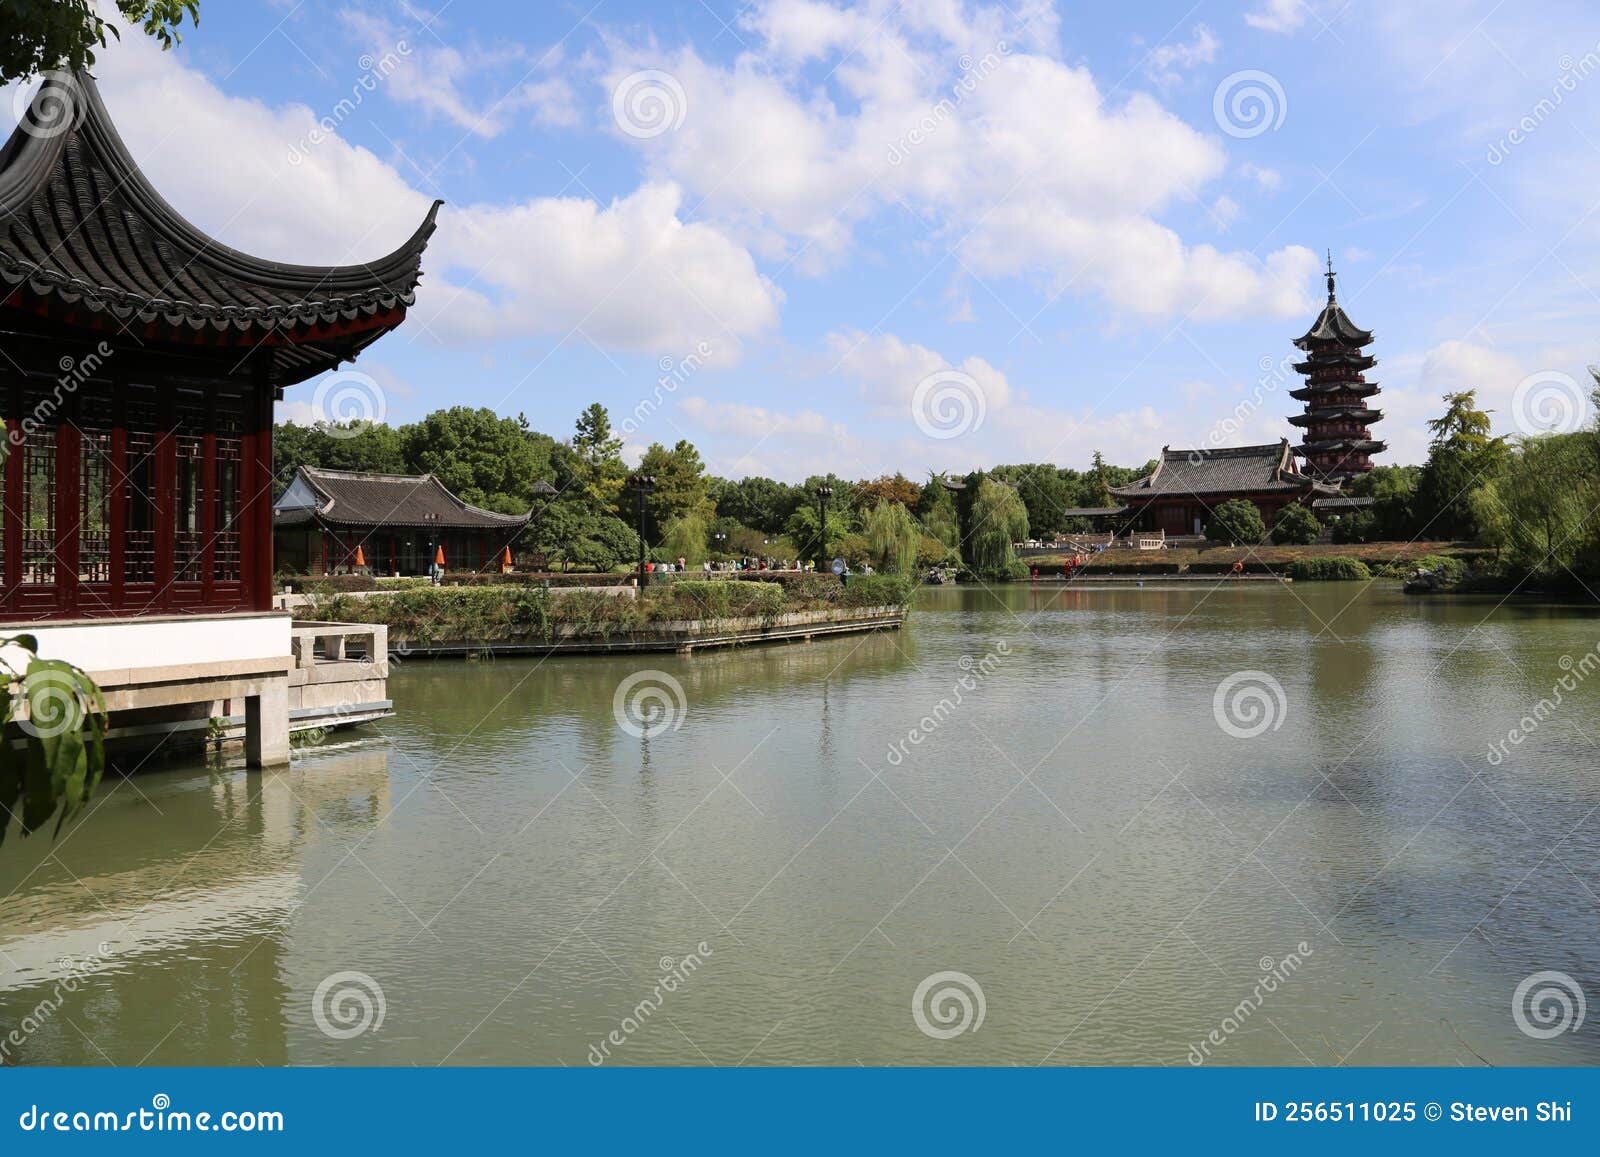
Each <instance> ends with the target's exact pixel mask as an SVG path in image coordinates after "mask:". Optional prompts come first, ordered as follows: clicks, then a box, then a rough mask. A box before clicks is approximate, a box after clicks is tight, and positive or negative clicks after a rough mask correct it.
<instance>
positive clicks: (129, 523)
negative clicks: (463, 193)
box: [0, 74, 438, 763]
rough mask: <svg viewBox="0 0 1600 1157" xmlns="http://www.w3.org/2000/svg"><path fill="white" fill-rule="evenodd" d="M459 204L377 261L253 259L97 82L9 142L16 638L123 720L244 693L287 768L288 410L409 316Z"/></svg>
mask: <svg viewBox="0 0 1600 1157" xmlns="http://www.w3.org/2000/svg"><path fill="white" fill-rule="evenodd" d="M437 210H438V206H437V205H435V206H434V208H433V210H432V211H430V212H429V214H428V216H427V218H426V219H425V220H424V221H422V222H421V223H420V225H419V227H418V228H417V230H416V232H415V233H414V234H413V235H412V236H411V237H410V238H409V239H408V240H407V241H406V242H405V243H404V244H403V245H401V246H400V247H399V248H398V249H396V250H395V251H394V252H393V253H390V254H388V255H387V256H380V257H377V258H375V259H374V260H372V261H370V262H365V263H361V264H354V265H347V266H307V265H289V264H285V263H283V262H279V261H273V260H270V259H264V258H259V257H253V256H249V255H246V254H244V253H240V252H238V251H236V250H234V249H231V248H229V247H228V246H226V245H223V244H221V243H220V242H218V241H217V240H215V239H214V238H212V237H209V236H207V235H206V234H205V233H203V232H202V231H201V230H199V229H197V228H196V227H195V226H194V225H192V224H190V223H189V222H188V221H186V220H185V219H184V218H183V217H182V216H180V215H179V214H178V212H177V211H176V210H174V209H173V208H172V206H171V205H169V204H168V203H167V202H166V200H165V199H164V198H163V197H162V196H161V194H160V193H159V192H157V191H156V189H155V188H153V187H152V186H151V184H150V182H149V181H148V180H147V179H146V178H145V176H144V174H143V173H142V172H141V171H140V170H139V167H138V165H137V164H136V163H135V162H134V160H133V158H132V156H131V155H130V154H129V153H128V150H127V148H126V147H125V146H124V145H123V142H122V140H121V138H120V137H119V136H118V134H117V131H116V129H115V127H114V126H113V124H112V122H111V117H110V115H109V114H108V113H107V111H106V108H105V105H104V103H103V102H102V100H101V97H100V94H99V92H98V90H97V89H96V87H95V82H94V81H93V80H92V79H91V78H90V77H89V76H88V75H87V74H78V75H77V76H67V75H64V74H53V75H51V76H50V77H49V78H48V79H46V81H45V83H44V85H43V86H42V87H41V88H40V90H39V91H38V93H37V94H36V95H35V97H34V99H33V101H32V104H31V105H30V107H29V109H28V111H27V114H26V116H25V117H24V118H23V120H22V122H21V124H20V125H19V126H18V128H17V130H16V131H15V132H14V133H13V134H12V136H11V138H10V140H9V141H8V142H7V143H6V144H5V147H4V149H3V150H0V418H3V419H4V424H5V430H6V449H7V453H6V455H5V460H4V465H3V489H4V523H3V532H0V575H3V578H4V581H3V583H0V635H4V634H15V633H19V632H21V631H24V630H26V631H27V632H28V633H31V634H34V635H36V636H37V637H38V640H39V648H40V653H41V654H43V655H45V656H46V657H50V658H60V659H65V660H67V661H69V662H73V663H76V664H77V665H78V666H80V667H82V668H84V669H85V670H87V671H88V672H89V673H90V674H91V675H92V676H94V677H95V678H96V680H97V682H99V683H100V685H101V687H102V689H103V690H104V691H105V693H106V699H107V704H108V706H109V707H110V709H111V712H112V726H113V728H114V729H115V728H116V727H117V724H118V718H119V712H131V711H137V710H142V709H158V708H159V709H172V708H175V707H181V706H182V705H183V704H203V703H215V702H224V703H242V704H243V706H244V715H245V718H246V721H247V727H246V748H247V753H248V755H249V757H250V760H251V762H253V763H271V762H281V761H283V760H286V759H287V757H288V725H287V707H286V694H287V687H288V674H289V671H290V670H291V668H292V665H293V664H292V660H291V629H290V627H291V625H290V620H289V618H288V616H287V615H286V614H284V613H281V612H274V611H273V610H272V606H273V603H272V574H273V563H272V530H273V522H272V519H273V516H272V495H273V476H272V417H273V414H272V411H273V401H274V400H275V399H277V398H279V397H281V396H282V393H283V391H284V389H285V388H287V387H290V386H293V385H295V384H296V383H298V382H303V381H305V380H306V379H308V378H310V377H313V376H315V375H317V374H321V373H323V372H325V371H328V370H331V369H334V368H335V367H337V366H338V365H340V364H341V363H342V362H345V361H348V360H350V359H352V358H354V357H356V356H357V355H358V354H359V353H360V352H361V351H362V350H363V349H365V348H366V347H367V346H369V345H370V344H372V343H373V342H374V341H376V340H377V339H378V338H380V337H382V336H383V335H384V334H386V333H388V332H389V331H390V330H392V329H394V328H395V327H396V326H398V325H399V324H400V323H401V321H402V320H403V319H404V318H405V315H406V310H407V307H408V306H410V305H411V304H412V302H413V301H414V294H415V290H416V287H417V283H418V281H419V279H420V277H421V261H422V253H423V249H424V247H425V246H426V245H427V242H428V239H429V237H430V235H431V234H432V232H433V229H434V214H435V213H436V212H437Z"/></svg>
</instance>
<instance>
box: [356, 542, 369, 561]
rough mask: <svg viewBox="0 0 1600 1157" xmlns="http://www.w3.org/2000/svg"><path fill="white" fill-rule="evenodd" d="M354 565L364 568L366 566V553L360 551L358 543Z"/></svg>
mask: <svg viewBox="0 0 1600 1157" xmlns="http://www.w3.org/2000/svg"><path fill="white" fill-rule="evenodd" d="M356 565H357V566H366V565H367V556H366V553H365V552H364V551H362V549H361V544H360V543H359V542H358V543H356Z"/></svg>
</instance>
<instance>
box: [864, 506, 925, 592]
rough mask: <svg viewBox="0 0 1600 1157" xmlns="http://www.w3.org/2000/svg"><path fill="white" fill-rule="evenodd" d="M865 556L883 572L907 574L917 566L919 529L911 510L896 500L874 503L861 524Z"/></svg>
mask: <svg viewBox="0 0 1600 1157" xmlns="http://www.w3.org/2000/svg"><path fill="white" fill-rule="evenodd" d="M861 529H862V533H863V534H864V535H865V537H866V540H867V552H868V557H869V559H870V560H871V562H872V565H873V568H874V569H876V570H879V571H882V572H884V573H885V574H902V575H909V574H911V573H912V572H913V571H915V570H916V568H917V549H918V547H919V546H920V545H921V543H922V531H921V530H920V529H919V528H918V527H917V520H916V519H914V518H912V517H911V512H910V511H909V510H907V509H906V508H905V506H903V505H902V504H901V503H899V502H891V501H884V502H880V503H878V505H876V506H874V507H873V508H872V510H871V512H870V513H869V514H868V515H867V517H866V519H865V520H864V521H863V523H862V527H861Z"/></svg>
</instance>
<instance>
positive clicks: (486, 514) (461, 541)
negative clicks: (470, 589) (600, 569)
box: [273, 466, 529, 575]
mask: <svg viewBox="0 0 1600 1157" xmlns="http://www.w3.org/2000/svg"><path fill="white" fill-rule="evenodd" d="M528 518H529V515H527V514H496V513H495V512H494V511H492V510H482V509H480V508H478V507H476V506H473V505H472V504H471V503H469V502H464V501H462V500H461V499H460V498H457V497H456V496H455V495H454V494H452V493H450V491H449V489H448V488H446V486H445V484H444V483H442V482H440V481H439V480H438V479H437V478H435V477H434V476H433V475H432V474H423V475H421V476H420V477H412V476H411V475H408V474H372V473H366V472H358V471H350V470H321V469H317V468H315V467H311V466H302V467H300V468H299V469H298V470H297V471H296V472H295V476H294V481H292V482H291V483H290V484H289V486H288V488H287V489H285V490H284V492H283V494H282V496H281V497H280V498H279V499H278V501H277V503H276V506H275V508H274V511H273V523H274V526H275V529H276V532H277V533H276V539H277V558H278V569H279V570H290V571H293V572H294V573H295V574H307V575H322V574H337V573H340V572H347V573H348V572H352V571H355V570H358V569H359V568H361V567H367V568H369V569H370V570H371V571H372V573H373V574H394V575H422V574H427V573H428V571H429V568H430V567H431V566H432V565H433V564H434V563H435V562H436V561H438V560H439V559H441V558H442V559H443V560H444V561H443V563H442V564H441V565H442V566H443V567H444V568H445V569H446V570H452V571H454V570H471V571H489V570H497V569H499V566H500V560H501V557H502V554H503V552H504V551H505V549H506V548H507V547H509V546H510V545H511V543H512V541H513V540H514V539H515V538H516V536H517V535H518V534H519V533H521V531H522V528H523V527H525V526H527V525H528Z"/></svg>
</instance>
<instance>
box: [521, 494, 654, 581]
mask: <svg viewBox="0 0 1600 1157" xmlns="http://www.w3.org/2000/svg"><path fill="white" fill-rule="evenodd" d="M523 541H524V542H525V543H526V544H527V545H528V546H530V547H532V548H533V550H534V551H536V552H537V553H539V554H542V555H544V556H545V557H546V558H548V559H549V560H550V561H551V562H558V563H560V564H561V569H562V570H566V569H567V568H568V567H569V566H574V565H575V566H583V567H591V568H593V569H595V570H600V571H607V570H611V569H612V568H613V567H616V566H618V565H620V564H622V563H628V562H632V561H634V560H636V559H637V558H638V557H639V536H638V535H637V534H635V533H634V532H633V530H632V529H631V528H630V527H629V526H628V524H627V523H625V522H623V521H622V520H621V519H620V518H618V517H617V516H616V515H614V514H611V513H610V512H609V511H601V510H596V509H595V508H594V506H593V505H592V504H591V503H590V502H589V501H588V500H587V499H585V498H583V497H582V496H579V495H568V496H565V497H562V498H558V499H556V500H554V501H553V502H551V503H550V504H549V505H548V506H546V507H545V508H544V509H543V510H542V511H541V512H540V514H539V515H538V516H537V517H536V518H535V519H534V520H533V522H532V523H530V525H529V527H528V530H527V532H526V534H525V535H524V537H523Z"/></svg>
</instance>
